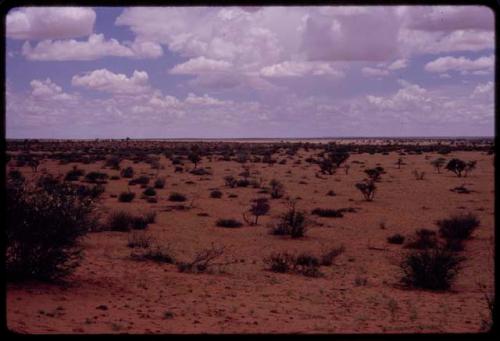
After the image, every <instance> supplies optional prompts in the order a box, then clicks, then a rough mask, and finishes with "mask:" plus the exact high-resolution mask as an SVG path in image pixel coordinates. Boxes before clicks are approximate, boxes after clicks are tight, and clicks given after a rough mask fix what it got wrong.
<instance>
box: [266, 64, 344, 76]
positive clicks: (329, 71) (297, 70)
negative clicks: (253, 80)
mask: <svg viewBox="0 0 500 341" xmlns="http://www.w3.org/2000/svg"><path fill="white" fill-rule="evenodd" d="M260 74H261V75H262V76H264V77H302V76H306V75H312V76H333V77H335V78H340V77H343V76H344V73H343V72H342V71H341V70H337V69H335V68H334V67H332V65H331V64H329V63H322V62H290V61H286V62H283V63H279V64H274V65H270V66H266V67H264V68H262V69H261V70H260Z"/></svg>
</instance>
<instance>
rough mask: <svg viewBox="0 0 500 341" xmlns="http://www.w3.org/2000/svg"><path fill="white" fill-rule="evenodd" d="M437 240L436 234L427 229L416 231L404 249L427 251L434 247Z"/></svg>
mask: <svg viewBox="0 0 500 341" xmlns="http://www.w3.org/2000/svg"><path fill="white" fill-rule="evenodd" d="M437 244H438V240H437V237H436V232H435V231H432V230H428V229H418V230H416V231H415V236H414V237H413V238H412V240H411V241H410V242H408V243H407V244H406V246H405V247H406V248H409V249H419V250H424V249H429V248H433V247H436V246H437Z"/></svg>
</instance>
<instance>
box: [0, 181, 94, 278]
mask: <svg viewBox="0 0 500 341" xmlns="http://www.w3.org/2000/svg"><path fill="white" fill-rule="evenodd" d="M6 199H7V200H6V210H5V214H6V223H7V224H6V230H5V236H6V253H5V257H6V258H5V265H6V274H7V278H9V279H10V280H22V279H38V280H49V281H50V280H57V279H60V278H62V277H63V276H65V275H67V274H69V273H71V272H72V271H73V270H74V269H75V268H76V267H77V266H78V264H79V261H80V259H81V251H82V247H81V245H80V243H79V241H80V238H81V237H82V236H83V235H84V234H85V233H86V232H87V231H89V230H90V229H91V228H94V227H95V226H96V224H97V221H96V219H95V217H94V215H93V210H94V202H93V200H92V198H90V197H89V196H80V195H78V193H77V188H76V187H75V186H73V185H71V184H69V183H61V182H59V181H56V182H44V181H40V182H39V185H38V186H30V185H27V184H25V183H24V181H22V180H19V179H18V180H12V179H9V180H8V181H7V184H6Z"/></svg>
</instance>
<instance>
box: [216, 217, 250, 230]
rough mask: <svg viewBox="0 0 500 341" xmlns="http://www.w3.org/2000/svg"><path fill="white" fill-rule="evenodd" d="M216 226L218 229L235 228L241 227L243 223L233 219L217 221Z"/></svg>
mask: <svg viewBox="0 0 500 341" xmlns="http://www.w3.org/2000/svg"><path fill="white" fill-rule="evenodd" d="M216 225H217V226H218V227H229V228H235V227H241V226H243V223H242V222H240V221H238V220H235V219H219V220H217V222H216Z"/></svg>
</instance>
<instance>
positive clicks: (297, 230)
mask: <svg viewBox="0 0 500 341" xmlns="http://www.w3.org/2000/svg"><path fill="white" fill-rule="evenodd" d="M306 231H307V221H306V216H305V214H304V212H300V211H297V210H296V209H295V203H294V202H291V203H290V208H289V209H288V211H287V212H286V213H285V214H283V215H282V216H281V218H280V221H279V222H278V224H277V225H275V226H274V227H273V228H272V229H271V234H274V235H289V236H291V237H292V238H300V237H303V236H304V235H305V233H306Z"/></svg>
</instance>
